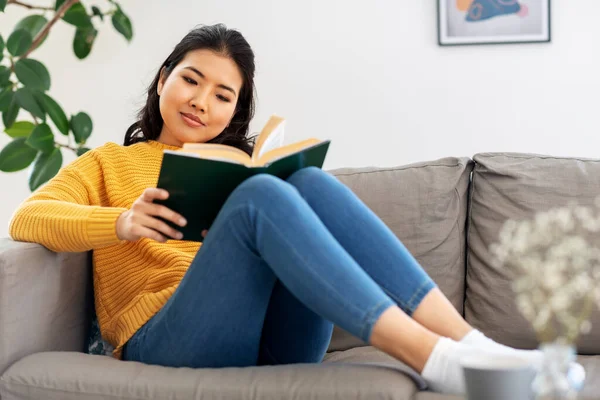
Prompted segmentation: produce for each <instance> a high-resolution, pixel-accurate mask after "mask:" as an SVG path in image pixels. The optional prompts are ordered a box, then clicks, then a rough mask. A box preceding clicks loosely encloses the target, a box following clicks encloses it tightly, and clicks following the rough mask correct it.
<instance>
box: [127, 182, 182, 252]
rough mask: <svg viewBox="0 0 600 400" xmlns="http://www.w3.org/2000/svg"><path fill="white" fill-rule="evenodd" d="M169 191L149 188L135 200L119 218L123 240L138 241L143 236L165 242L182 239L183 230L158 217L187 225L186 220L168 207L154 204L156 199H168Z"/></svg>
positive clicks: (180, 224)
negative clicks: (178, 229)
mask: <svg viewBox="0 0 600 400" xmlns="http://www.w3.org/2000/svg"><path fill="white" fill-rule="evenodd" d="M168 197H169V193H168V192H167V191H166V190H163V189H156V188H148V189H146V190H144V193H142V195H141V196H140V197H139V198H138V199H137V200H136V201H134V202H133V205H132V206H131V208H130V209H129V210H127V211H125V212H124V213H123V214H121V215H120V216H119V218H118V219H117V236H118V237H119V239H121V240H130V241H136V240H138V239H141V238H144V237H145V238H149V239H154V240H156V241H157V242H161V243H164V242H166V241H167V240H168V239H170V238H173V239H177V240H181V239H182V238H183V235H182V234H181V232H179V231H177V230H175V229H173V228H171V227H170V226H169V225H167V224H166V223H165V222H163V221H161V220H160V219H158V218H156V217H161V218H163V219H165V220H168V221H171V222H173V223H174V224H176V225H179V226H185V224H186V220H185V218H183V217H182V216H181V215H179V214H177V213H176V212H174V211H172V210H170V209H168V208H167V207H165V206H163V205H160V204H154V203H153V202H152V201H153V200H154V199H162V200H164V199H166V198H168Z"/></svg>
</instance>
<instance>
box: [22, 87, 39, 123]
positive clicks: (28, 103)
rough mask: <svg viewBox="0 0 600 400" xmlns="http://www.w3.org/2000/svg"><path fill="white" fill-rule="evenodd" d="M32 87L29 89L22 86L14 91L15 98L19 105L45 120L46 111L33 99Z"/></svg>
mask: <svg viewBox="0 0 600 400" xmlns="http://www.w3.org/2000/svg"><path fill="white" fill-rule="evenodd" d="M33 93H34V89H29V88H26V87H23V88H21V89H19V90H17V92H16V93H15V99H16V100H17V103H18V104H19V106H20V107H21V108H23V109H25V110H27V111H29V112H30V113H32V114H33V115H35V116H36V117H38V118H40V119H41V120H42V121H46V113H45V112H44V110H43V109H42V107H40V105H39V104H38V102H37V101H35V97H34V96H33Z"/></svg>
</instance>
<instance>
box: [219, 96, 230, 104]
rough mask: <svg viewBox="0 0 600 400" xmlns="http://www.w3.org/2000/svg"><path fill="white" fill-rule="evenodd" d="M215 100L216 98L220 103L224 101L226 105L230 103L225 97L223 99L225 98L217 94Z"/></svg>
mask: <svg viewBox="0 0 600 400" xmlns="http://www.w3.org/2000/svg"><path fill="white" fill-rule="evenodd" d="M217 98H218V99H219V100H221V101H225V102H227V103H229V102H230V100H229V99H228V98H227V97H225V96H223V95H220V94H218V95H217Z"/></svg>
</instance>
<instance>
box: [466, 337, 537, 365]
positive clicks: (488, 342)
mask: <svg viewBox="0 0 600 400" xmlns="http://www.w3.org/2000/svg"><path fill="white" fill-rule="evenodd" d="M460 343H463V344H466V345H470V346H473V347H477V348H478V349H482V350H486V351H487V352H490V353H497V354H504V355H513V356H517V357H521V358H524V359H526V360H528V361H530V362H531V363H532V364H533V365H534V366H535V367H536V368H537V367H539V366H540V365H541V363H542V359H543V354H542V352H541V351H539V350H520V349H514V348H512V347H509V346H505V345H503V344H500V343H498V342H495V341H493V340H492V339H490V338H489V337H487V336H485V335H484V334H483V333H481V332H480V331H478V330H477V329H473V330H472V331H471V332H469V333H467V334H466V335H465V337H463V338H462V339H461V340H460Z"/></svg>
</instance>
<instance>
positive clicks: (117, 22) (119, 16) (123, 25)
mask: <svg viewBox="0 0 600 400" xmlns="http://www.w3.org/2000/svg"><path fill="white" fill-rule="evenodd" d="M112 24H113V26H114V27H115V29H116V30H117V32H119V33H120V34H121V35H123V36H124V37H125V39H127V41H131V39H132V38H133V27H132V26H131V20H130V19H129V17H128V16H127V15H125V13H124V12H123V10H121V7H118V8H117V11H115V13H114V14H113V15H112Z"/></svg>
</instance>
